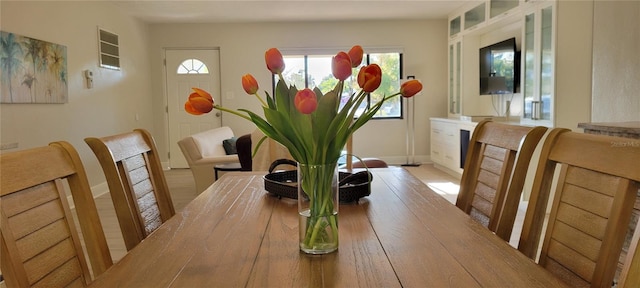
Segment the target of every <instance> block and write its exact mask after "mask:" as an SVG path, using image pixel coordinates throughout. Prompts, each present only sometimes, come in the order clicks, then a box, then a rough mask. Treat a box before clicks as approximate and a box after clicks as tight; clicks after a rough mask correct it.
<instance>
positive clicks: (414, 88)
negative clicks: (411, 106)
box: [400, 79, 422, 98]
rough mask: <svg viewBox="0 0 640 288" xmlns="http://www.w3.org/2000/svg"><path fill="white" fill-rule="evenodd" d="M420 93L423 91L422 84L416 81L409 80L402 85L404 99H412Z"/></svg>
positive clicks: (401, 91)
mask: <svg viewBox="0 0 640 288" xmlns="http://www.w3.org/2000/svg"><path fill="white" fill-rule="evenodd" d="M420 91H422V83H420V81H418V80H415V79H414V80H409V81H407V82H404V83H402V85H400V94H402V96H403V97H407V98H409V97H412V96H413V95H416V94H417V93H418V92H420Z"/></svg>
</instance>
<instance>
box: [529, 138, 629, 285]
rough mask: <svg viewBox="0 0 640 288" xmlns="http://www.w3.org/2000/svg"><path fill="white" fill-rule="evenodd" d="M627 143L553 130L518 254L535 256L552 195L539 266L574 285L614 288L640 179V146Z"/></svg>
mask: <svg viewBox="0 0 640 288" xmlns="http://www.w3.org/2000/svg"><path fill="white" fill-rule="evenodd" d="M628 143H630V142H629V139H627V138H618V137H612V136H603V135H592V134H583V133H576V132H571V131H570V130H567V129H554V130H553V131H551V132H550V133H549V135H548V136H547V139H546V140H545V143H544V145H543V148H542V152H541V155H540V162H539V164H538V167H537V170H536V176H535V179H534V183H533V188H532V194H531V198H530V201H529V207H528V208H527V214H526V215H525V220H524V223H523V231H522V234H521V236H520V244H519V247H518V249H519V250H520V251H522V252H523V253H524V254H526V255H527V256H529V257H530V258H532V259H535V258H536V255H537V253H538V247H539V242H540V238H541V237H542V236H541V235H542V234H541V232H542V227H543V225H544V222H545V220H544V219H545V216H546V211H547V202H548V200H549V197H550V195H553V206H552V207H551V212H550V214H549V220H548V223H547V229H546V232H545V233H544V241H543V243H542V249H541V251H540V258H539V261H538V262H539V264H540V265H542V266H544V267H546V268H547V269H548V270H550V271H552V272H553V273H554V274H556V275H558V276H559V277H561V278H563V279H564V280H565V281H567V282H568V283H570V284H572V285H575V286H591V287H611V285H612V281H613V279H614V276H615V273H616V269H617V262H618V258H619V257H620V251H621V248H622V246H623V242H624V240H625V239H624V238H625V234H626V233H627V227H628V226H629V222H630V218H631V212H632V209H633V205H634V202H635V198H636V194H637V191H638V184H637V182H636V181H640V169H639V168H638V167H639V166H638V163H640V146H639V145H625V144H628ZM557 167H559V173H556V172H557V171H556V170H557ZM554 174H555V176H554ZM554 178H557V179H556V180H554ZM552 183H556V185H552ZM552 186H555V190H554V192H551V189H552ZM636 237H637V236H636ZM631 254H633V253H631ZM636 273H637V271H636ZM637 284H638V283H636V285H637ZM627 287H638V286H633V285H629V286H627Z"/></svg>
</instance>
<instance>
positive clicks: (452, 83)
mask: <svg viewBox="0 0 640 288" xmlns="http://www.w3.org/2000/svg"><path fill="white" fill-rule="evenodd" d="M461 50H462V41H461V40H460V39H458V40H457V41H452V42H450V43H449V101H448V102H449V104H448V106H449V116H450V117H451V116H454V115H460V93H461V83H462V78H461V75H462V52H461Z"/></svg>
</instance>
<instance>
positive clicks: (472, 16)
mask: <svg viewBox="0 0 640 288" xmlns="http://www.w3.org/2000/svg"><path fill="white" fill-rule="evenodd" d="M485 7H486V4H485V3H482V4H480V5H478V6H476V7H475V8H473V9H471V10H469V11H467V12H465V13H464V29H465V30H467V29H470V28H472V27H475V26H476V25H478V24H481V23H483V22H484V19H485V16H486V11H485Z"/></svg>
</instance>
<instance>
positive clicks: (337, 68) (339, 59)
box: [331, 52, 351, 81]
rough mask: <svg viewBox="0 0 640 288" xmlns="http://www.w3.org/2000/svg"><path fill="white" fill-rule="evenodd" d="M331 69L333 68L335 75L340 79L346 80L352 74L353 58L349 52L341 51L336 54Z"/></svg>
mask: <svg viewBox="0 0 640 288" xmlns="http://www.w3.org/2000/svg"><path fill="white" fill-rule="evenodd" d="M331 69H332V70H333V77H336V79H338V80H340V81H344V80H346V79H347V78H349V76H351V58H349V55H348V54H347V53H344V52H339V53H338V54H337V55H336V56H333V59H332V61H331Z"/></svg>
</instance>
